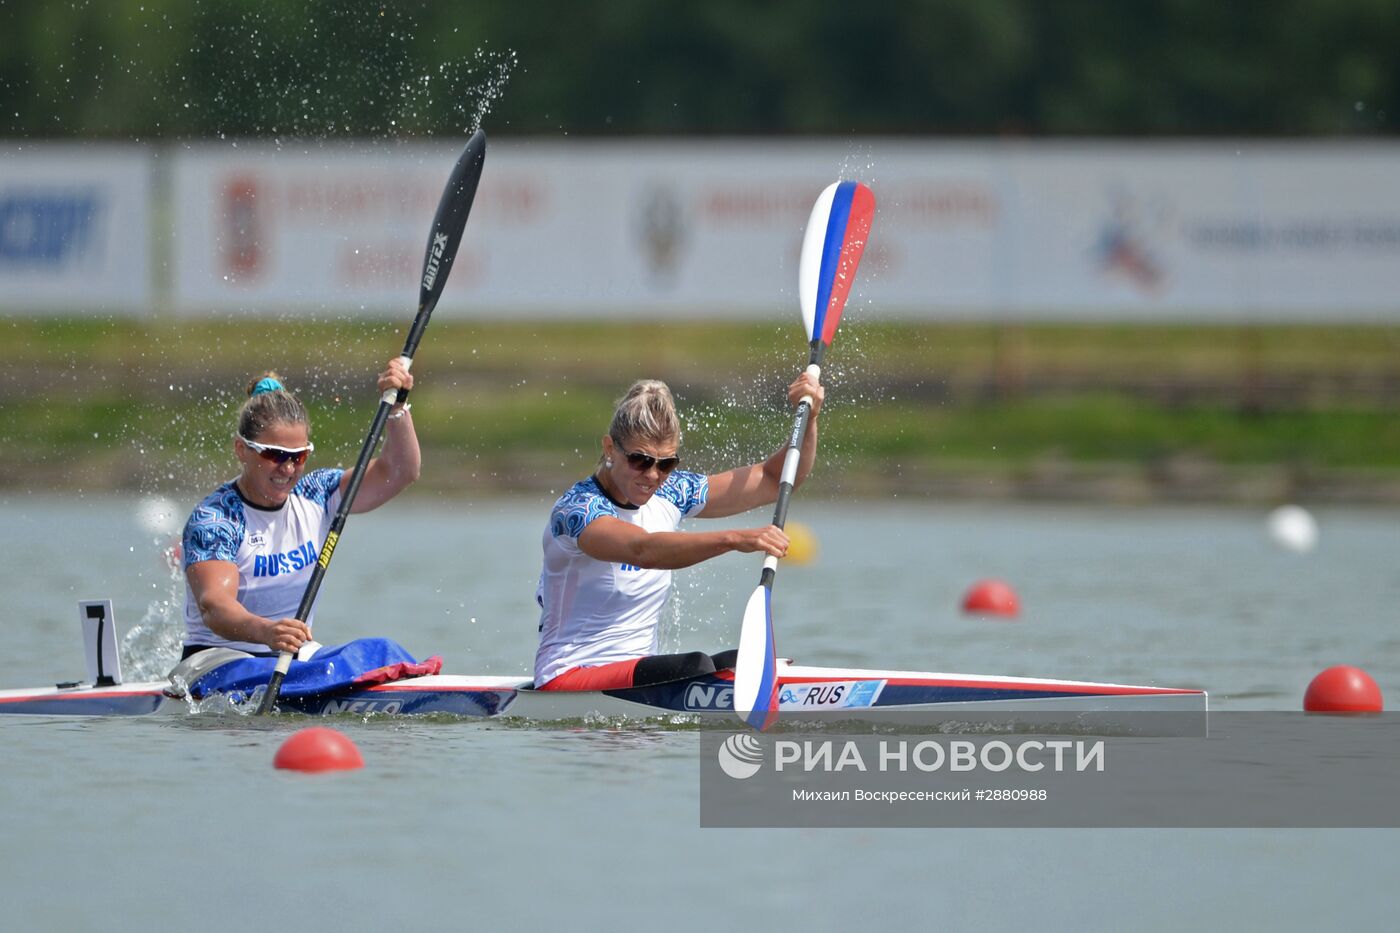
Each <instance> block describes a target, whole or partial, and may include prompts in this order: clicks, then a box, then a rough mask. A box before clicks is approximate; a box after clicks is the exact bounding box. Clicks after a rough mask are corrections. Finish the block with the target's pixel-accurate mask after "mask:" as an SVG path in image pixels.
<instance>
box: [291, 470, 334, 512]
mask: <svg viewBox="0 0 1400 933" xmlns="http://www.w3.org/2000/svg"><path fill="white" fill-rule="evenodd" d="M344 475H345V471H344V470H340V469H336V468H334V467H326V468H324V469H320V470H312V471H311V472H310V473H307V474H306V475H305V476H303V477H302V478H301V479H300V480H298V481H297V484H296V485H295V486H293V487H292V495H294V496H301V497H302V498H303V499H306V500H308V501H310V502H314V503H316V504H317V505H319V506H320V507H321V508H323V509H325V508H326V503H327V502H329V501H330V498H331V496H332V495H334V494H335V491H336V489H337V488H339V486H340V478H341V477H342V476H344ZM327 511H329V509H327Z"/></svg>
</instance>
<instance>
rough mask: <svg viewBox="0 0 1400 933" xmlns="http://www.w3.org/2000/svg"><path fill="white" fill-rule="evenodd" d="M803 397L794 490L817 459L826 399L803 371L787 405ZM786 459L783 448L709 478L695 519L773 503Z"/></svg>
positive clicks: (820, 388) (791, 386) (776, 496)
mask: <svg viewBox="0 0 1400 933" xmlns="http://www.w3.org/2000/svg"><path fill="white" fill-rule="evenodd" d="M804 395H810V396H811V397H812V416H811V418H809V419H808V421H807V433H806V434H804V435H803V436H802V447H801V452H800V459H799V460H798V462H797V476H796V477H794V479H793V488H794V489H796V488H797V487H798V486H801V485H802V481H803V480H805V479H806V478H807V475H808V474H809V473H811V472H812V466H813V464H815V463H816V460H817V414H818V413H819V412H820V411H821V408H822V400H823V399H825V398H826V388H825V387H824V386H822V385H821V384H820V383H818V382H817V380H815V379H813V378H812V377H811V376H809V375H808V374H807V373H805V372H804V373H802V375H800V376H798V377H797V379H796V380H794V381H793V383H792V385H790V386H788V403H789V404H791V405H792V406H793V407H796V406H797V403H798V402H800V401H801V400H802V397H803V396H804ZM786 458H787V447H786V446H784V447H783V448H782V449H781V450H779V451H778V452H777V453H775V454H773V456H771V457H769V458H768V459H767V460H764V461H763V462H762V463H754V464H750V465H749V466H742V467H737V468H736V469H733V470H729V471H728V472H725V473H716V474H715V475H713V476H711V477H710V495H709V498H708V499H707V500H706V502H705V508H704V509H702V510H701V511H700V512H699V514H697V515H696V518H724V517H725V516H727V515H738V514H739V513H740V512H747V511H748V510H749V509H752V508H757V507H758V506H760V505H768V504H769V503H771V502H774V501H776V500H777V498H778V485H779V483H780V482H781V481H782V476H783V461H784V460H785V459H786Z"/></svg>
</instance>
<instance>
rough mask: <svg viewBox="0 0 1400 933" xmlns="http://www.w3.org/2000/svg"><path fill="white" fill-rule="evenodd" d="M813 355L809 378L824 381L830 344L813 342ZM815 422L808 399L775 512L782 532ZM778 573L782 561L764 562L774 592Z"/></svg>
mask: <svg viewBox="0 0 1400 933" xmlns="http://www.w3.org/2000/svg"><path fill="white" fill-rule="evenodd" d="M811 348H812V355H811V357H810V358H809V359H808V362H807V374H808V375H810V376H811V377H812V378H813V379H816V380H818V381H820V380H821V376H822V351H823V350H825V349H826V344H825V343H823V342H822V341H821V340H813V341H812V344H811ZM811 419H812V397H811V396H810V395H804V396H803V397H802V400H801V401H800V402H798V403H797V415H796V416H795V417H794V418H793V420H792V433H791V434H790V435H788V446H787V453H786V454H785V455H784V456H783V472H782V474H781V475H780V478H779V480H778V502H777V505H775V506H774V508H773V524H774V525H777V526H778V527H779V528H782V527H783V525H784V524H786V523H787V510H788V501H789V500H790V499H791V498H792V490H793V487H794V486H795V485H796V484H797V467H798V465H799V464H800V462H801V460H802V439H803V438H804V437H806V436H807V425H808V423H809V422H810V421H811ZM777 573H778V558H776V557H774V556H773V555H771V554H769V555H768V557H766V558H765V559H764V561H763V573H762V574H761V575H760V576H759V581H758V582H759V585H760V586H766V587H768V588H770V589H771V588H772V586H773V578H774V577H775V576H776V575H777Z"/></svg>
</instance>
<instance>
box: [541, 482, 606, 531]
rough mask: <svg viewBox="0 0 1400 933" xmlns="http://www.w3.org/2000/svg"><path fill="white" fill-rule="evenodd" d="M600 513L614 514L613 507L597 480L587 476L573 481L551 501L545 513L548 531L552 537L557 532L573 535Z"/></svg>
mask: <svg viewBox="0 0 1400 933" xmlns="http://www.w3.org/2000/svg"><path fill="white" fill-rule="evenodd" d="M604 515H611V516H613V517H616V516H617V506H615V505H613V504H612V500H610V499H609V498H608V497H607V496H605V495H603V490H602V489H600V488H598V482H597V481H596V480H595V479H593V477H591V476H590V477H589V478H588V479H585V480H580V481H579V482H577V483H574V484H573V485H572V486H570V487H569V488H568V489H567V490H566V491H565V492H564V494H563V495H562V496H560V497H559V499H558V500H557V501H556V502H555V503H554V508H553V509H551V510H550V512H549V532H550V534H552V535H553V536H554V537H556V538H558V537H560V536H561V535H562V536H565V537H569V538H577V537H578V536H579V535H581V534H583V529H585V528H587V527H588V523H589V522H591V521H593V520H594V519H595V518H601V517H602V516H604Z"/></svg>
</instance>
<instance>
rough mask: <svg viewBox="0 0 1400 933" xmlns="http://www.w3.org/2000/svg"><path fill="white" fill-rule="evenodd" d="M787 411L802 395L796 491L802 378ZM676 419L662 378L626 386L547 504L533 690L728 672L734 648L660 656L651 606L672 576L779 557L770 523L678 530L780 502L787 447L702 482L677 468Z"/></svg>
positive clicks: (819, 393)
mask: <svg viewBox="0 0 1400 933" xmlns="http://www.w3.org/2000/svg"><path fill="white" fill-rule="evenodd" d="M787 395H788V402H789V403H790V404H792V405H794V406H796V405H797V403H798V401H799V400H800V399H801V398H802V397H803V396H804V395H810V396H811V397H812V400H813V403H812V418H811V421H810V422H809V423H808V426H807V434H806V435H805V436H804V438H803V440H802V459H801V462H800V466H799V469H798V473H797V477H796V482H797V484H798V485H800V484H801V483H802V481H803V480H804V479H805V478H806V477H807V474H808V473H809V472H811V469H812V464H813V462H814V461H815V459H816V451H817V414H818V412H820V411H821V407H822V399H823V398H824V397H825V390H824V389H823V388H822V386H821V385H819V384H818V383H817V381H816V380H815V379H813V378H812V377H811V376H809V375H807V374H806V373H803V374H802V375H800V376H798V378H797V379H796V380H795V381H794V382H793V383H792V385H790V386H789V387H788V391H787ZM680 441H681V432H680V419H679V418H678V417H677V415H676V405H675V401H674V400H673V399H672V397H671V390H670V389H668V388H667V387H666V384H665V383H663V382H657V381H655V380H643V381H640V382H637V383H635V384H634V385H633V386H632V388H631V389H630V390H629V391H628V392H627V394H626V395H625V396H623V398H622V399H621V401H619V402H618V405H617V410H616V411H615V412H614V413H613V419H612V424H611V426H610V427H609V429H608V433H607V434H606V435H605V436H604V437H603V455H602V458H601V459H600V460H599V463H598V469H597V470H596V472H594V474H593V475H592V476H590V477H589V478H588V479H585V480H583V481H582V482H579V483H575V484H574V486H573V487H572V488H570V489H569V490H568V491H567V492H565V493H564V495H562V496H561V497H560V498H559V501H557V502H556V503H554V508H553V510H552V511H551V512H550V516H549V524H548V525H547V526H546V527H545V530H544V541H543V546H544V566H543V569H542V570H541V571H540V582H539V587H538V589H537V590H536V593H535V599H536V602H538V603H539V605H540V646H539V651H538V653H537V654H536V655H535V685H536V687H537V688H538V689H541V690H610V689H616V688H619V687H631V686H642V685H644V684H654V683H662V682H665V681H669V680H678V679H680V678H683V677H693V676H697V675H700V674H706V673H710V672H713V671H715V670H716V669H720V668H727V667H732V666H733V665H734V654H735V652H733V651H726V652H722V653H720V654H717V655H713V656H711V655H708V654H705V653H704V652H700V651H695V652H690V653H687V654H666V655H658V654H656V650H657V647H658V639H657V630H658V626H659V624H660V621H661V609H662V607H663V606H664V605H665V604H666V599H667V597H668V596H669V595H670V591H671V571H672V570H674V569H678V568H681V567H689V566H692V565H694V564H698V563H700V562H701V561H705V560H709V559H710V558H712V557H718V556H719V555H720V554H725V553H728V552H730V551H764V552H766V553H768V554H772V555H774V556H775V557H782V556H783V555H784V554H786V553H787V548H788V539H787V535H785V534H784V533H783V532H782V529H780V528H777V527H776V526H774V525H764V526H761V527H758V528H748V529H733V530H727V531H704V532H678V531H677V530H676V529H677V527H678V526H679V525H680V522H681V519H683V518H687V517H700V518H723V517H726V516H730V515H737V514H739V513H740V512H746V511H748V510H749V509H752V508H756V507H758V506H760V505H766V504H770V503H772V502H774V501H775V500H776V499H777V497H778V482H779V478H780V476H781V474H782V467H783V459H784V455H785V453H786V448H784V449H783V450H779V451H778V452H777V453H775V454H774V455H773V456H771V457H769V458H768V459H767V460H765V461H763V462H761V463H755V464H752V465H750V466H742V467H738V468H736V469H733V470H729V471H728V472H725V473H717V474H714V475H712V476H706V475H704V474H701V473H690V472H686V471H684V470H679V469H677V467H678V466H679V465H680Z"/></svg>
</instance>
